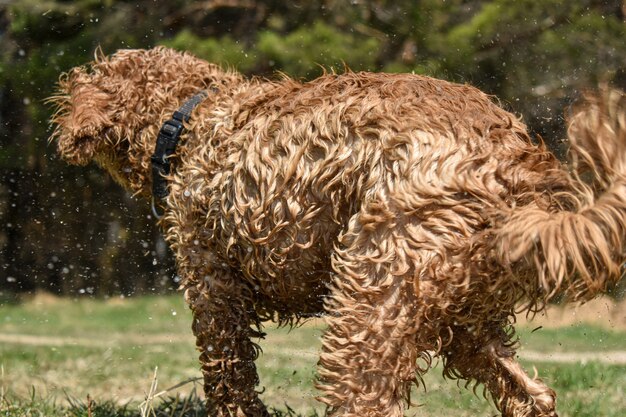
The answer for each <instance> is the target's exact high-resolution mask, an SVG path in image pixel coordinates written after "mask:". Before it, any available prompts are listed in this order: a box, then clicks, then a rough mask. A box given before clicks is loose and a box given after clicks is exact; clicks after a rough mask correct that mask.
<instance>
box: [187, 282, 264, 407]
mask: <svg viewBox="0 0 626 417" xmlns="http://www.w3.org/2000/svg"><path fill="white" fill-rule="evenodd" d="M185 299H186V300H187V302H188V303H189V306H190V307H191V309H192V311H193V325H192V328H193V332H194V335H195V336H196V346H197V348H198V350H199V351H200V363H201V366H202V374H203V376H204V392H205V395H206V400H207V410H208V413H209V416H212V417H213V416H217V417H227V416H229V417H230V416H233V417H234V416H237V417H244V416H245V417H259V416H269V414H268V412H267V410H266V408H265V406H264V405H263V403H262V402H261V400H260V399H259V397H258V393H257V391H256V390H255V386H256V385H257V384H258V382H259V377H258V375H257V372H256V367H255V365H254V361H255V359H256V358H257V356H258V351H259V347H258V345H257V344H255V343H254V342H252V340H251V338H258V337H261V336H262V333H261V332H260V331H259V330H255V329H254V328H253V327H251V326H254V327H256V329H259V326H260V323H259V320H258V318H257V316H256V314H255V312H254V310H253V308H252V300H251V299H250V296H249V293H248V292H246V290H245V288H244V287H242V284H241V282H238V281H236V280H235V279H233V276H232V275H230V273H228V272H220V273H212V274H209V275H206V276H204V277H203V279H202V280H199V281H196V282H195V283H194V284H193V285H188V286H187V288H186V291H185Z"/></svg>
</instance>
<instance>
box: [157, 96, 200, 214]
mask: <svg viewBox="0 0 626 417" xmlns="http://www.w3.org/2000/svg"><path fill="white" fill-rule="evenodd" d="M207 97H208V93H207V92H206V91H201V92H199V93H198V94H196V95H195V96H193V97H191V98H190V99H189V100H187V101H186V102H185V103H184V104H183V105H182V106H181V107H180V108H179V109H178V110H177V111H175V112H174V114H173V115H172V118H171V119H169V120H167V121H165V122H164V123H163V126H161V130H159V135H158V137H157V142H156V146H155V147H154V153H153V154H152V156H151V157H150V160H151V161H152V199H153V209H154V200H157V199H158V200H163V199H165V197H167V195H168V194H169V190H168V188H167V179H166V176H167V175H169V174H170V172H171V162H170V156H172V154H174V152H175V151H176V145H178V139H179V138H180V135H181V134H182V132H183V129H184V123H185V122H188V121H189V119H190V118H191V112H192V111H193V109H195V108H196V106H197V105H198V104H200V103H202V102H203V101H204V99H206V98H207ZM155 215H157V217H159V216H158V214H157V213H156V211H155Z"/></svg>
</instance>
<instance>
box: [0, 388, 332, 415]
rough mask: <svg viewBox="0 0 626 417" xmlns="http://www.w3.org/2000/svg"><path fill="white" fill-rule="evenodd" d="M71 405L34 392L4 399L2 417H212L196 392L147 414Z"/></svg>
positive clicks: (128, 407) (106, 404)
mask: <svg viewBox="0 0 626 417" xmlns="http://www.w3.org/2000/svg"><path fill="white" fill-rule="evenodd" d="M67 403H68V405H63V406H61V405H58V404H56V402H54V401H53V400H51V399H46V398H37V396H36V395H35V393H34V392H33V393H32V395H31V396H30V398H21V399H17V398H13V399H10V400H9V399H8V398H6V397H3V398H0V416H2V417H35V416H37V417H40V416H46V417H209V416H208V415H207V412H206V409H205V408H204V401H203V400H202V399H201V398H199V397H198V395H197V394H196V392H195V391H192V392H191V393H190V394H189V395H188V396H186V397H181V396H172V397H162V398H159V399H157V400H155V403H154V404H153V405H152V408H151V409H150V411H148V412H146V413H145V414H144V415H142V413H141V412H140V411H139V408H138V407H137V405H136V404H125V405H119V404H117V403H115V402H113V401H103V402H99V401H95V400H92V399H89V398H88V399H87V400H86V401H83V400H77V399H75V398H71V397H68V399H67ZM269 412H270V415H271V416H273V417H321V415H320V414H318V413H317V412H316V411H315V410H313V411H311V413H310V414H299V413H297V412H295V411H294V410H293V409H291V408H290V407H289V406H288V405H287V404H285V406H284V407H283V408H278V409H277V408H270V409H269Z"/></svg>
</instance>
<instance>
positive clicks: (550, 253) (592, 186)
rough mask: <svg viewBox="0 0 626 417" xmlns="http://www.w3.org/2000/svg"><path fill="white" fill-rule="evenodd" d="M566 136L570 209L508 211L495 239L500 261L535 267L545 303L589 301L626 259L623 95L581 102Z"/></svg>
mask: <svg viewBox="0 0 626 417" xmlns="http://www.w3.org/2000/svg"><path fill="white" fill-rule="evenodd" d="M568 137H569V141H570V144H571V149H570V153H571V158H572V166H573V168H574V170H573V172H572V174H571V184H572V187H573V192H572V196H573V197H571V199H573V201H574V202H575V203H574V206H576V207H575V209H574V210H572V211H559V212H556V213H550V212H546V211H545V210H542V209H539V208H531V207H526V208H517V209H513V210H512V211H511V213H509V214H510V216H507V217H508V219H507V221H506V224H505V225H503V226H502V227H501V228H499V229H498V231H497V232H496V239H495V241H494V242H495V244H496V253H497V256H498V257H499V258H500V262H503V264H507V263H508V262H511V261H512V262H515V261H519V260H523V261H526V262H530V266H531V267H532V268H533V269H534V268H535V267H536V269H537V272H538V278H539V283H538V284H539V285H540V286H541V288H542V290H543V292H544V294H545V296H546V298H548V299H549V298H551V297H553V296H554V295H556V294H558V293H565V294H566V295H567V296H569V297H570V298H573V299H587V298H591V297H593V296H594V295H596V294H598V293H599V292H600V291H603V290H605V289H606V288H607V286H610V285H612V284H614V283H615V282H617V281H618V280H619V279H620V278H621V276H622V274H623V269H622V266H623V264H624V261H625V258H626V256H625V255H626V253H625V245H626V95H625V94H624V93H623V92H621V91H617V90H609V89H603V90H602V91H601V92H600V93H599V94H597V95H595V96H590V97H587V99H586V101H585V103H584V105H582V106H580V107H579V108H578V109H577V110H576V111H574V113H573V116H572V117H571V119H570V123H569V129H568ZM533 275H534V274H533Z"/></svg>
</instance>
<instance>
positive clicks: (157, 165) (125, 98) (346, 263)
mask: <svg viewBox="0 0 626 417" xmlns="http://www.w3.org/2000/svg"><path fill="white" fill-rule="evenodd" d="M192 97H193V99H191V101H190V102H188V103H187V104H185V105H183V103H185V102H186V101H187V100H189V99H190V98H192ZM51 100H52V101H53V102H54V103H55V104H56V106H57V111H56V113H55V114H54V116H53V118H52V123H53V124H54V125H55V129H54V132H53V135H52V138H53V140H54V141H56V144H57V147H58V152H59V154H60V155H61V157H62V158H63V159H65V160H67V161H68V162H70V163H72V164H80V165H84V164H87V163H89V162H90V161H95V162H96V163H97V164H99V165H100V166H101V167H102V168H104V169H105V170H107V171H108V172H109V173H110V174H111V175H112V176H113V177H114V178H115V179H116V180H117V181H118V182H119V183H120V184H121V185H122V186H124V187H126V188H127V189H128V190H130V191H132V192H134V193H135V194H137V195H143V196H145V197H146V198H147V199H151V198H152V199H155V206H156V208H157V210H163V211H162V218H161V219H160V224H161V226H162V227H163V230H164V234H165V236H166V239H167V241H168V243H169V245H170V246H171V248H172V250H173V252H174V254H175V257H176V261H177V268H178V273H179V275H180V277H181V278H182V285H181V287H182V289H184V294H185V299H186V301H187V303H188V304H189V306H190V308H191V310H192V311H193V324H192V329H193V332H194V334H195V336H196V340H197V348H198V350H199V352H200V363H201V368H202V373H203V376H204V391H205V394H206V402H207V409H208V411H209V415H211V416H235V415H237V416H268V415H269V414H268V412H267V410H266V407H265V406H264V404H263V403H262V402H261V401H260V399H259V397H258V392H257V391H256V386H257V385H258V383H259V379H258V376H257V372H256V368H255V364H254V362H255V359H256V358H257V357H258V355H259V346H258V344H257V343H256V341H258V339H259V338H262V337H263V332H262V329H263V323H264V322H267V321H273V322H277V323H279V324H281V325H296V324H298V323H300V322H301V321H302V320H305V319H306V318H308V317H311V316H318V315H325V317H326V320H327V324H328V328H327V330H326V332H325V334H324V336H323V347H322V352H321V354H320V359H319V366H318V377H317V383H316V385H317V388H318V389H319V390H320V392H321V396H320V400H321V401H322V402H323V403H325V404H326V405H327V413H328V415H331V416H342V417H383V416H384V417H389V416H392V417H395V416H402V415H403V411H404V410H405V409H406V407H408V406H409V405H410V401H409V392H410V390H411V387H412V386H413V385H415V384H419V383H420V381H421V376H422V375H423V374H424V373H425V372H426V371H427V370H428V368H429V367H430V365H431V362H432V360H433V358H436V357H437V358H440V360H441V361H442V363H443V365H444V371H443V372H444V375H445V376H446V377H448V378H455V379H461V380H466V381H467V382H468V383H475V384H482V385H483V386H484V387H485V389H486V390H487V391H488V392H489V393H490V394H491V397H492V398H493V400H494V403H495V405H496V407H497V408H498V410H499V411H500V412H501V413H502V415H503V416H510V417H513V416H515V417H522V416H533V417H539V416H541V417H544V416H556V415H557V414H556V411H555V404H556V394H555V392H554V391H553V390H552V389H550V388H549V387H547V386H546V385H545V384H544V383H543V382H542V381H541V380H540V379H537V378H531V377H529V376H528V375H527V374H526V373H525V372H524V370H523V369H522V368H521V366H520V365H519V364H518V363H517V361H516V360H515V351H516V348H517V343H516V338H515V334H514V328H513V323H514V314H515V312H516V311H518V310H521V311H524V310H526V311H528V312H530V313H532V312H536V311H540V310H541V309H543V308H544V306H545V304H546V302H547V301H548V300H550V299H552V298H553V297H555V296H567V297H569V298H570V299H571V300H586V299H589V298H591V297H593V296H594V295H596V294H598V293H600V292H602V291H604V290H605V289H606V288H607V287H608V286H610V285H613V284H614V283H616V282H617V281H618V280H619V279H620V278H621V276H622V269H621V265H622V264H623V262H624V237H625V236H626V111H625V103H626V100H625V98H624V94H623V93H622V92H620V91H616V90H610V89H605V90H602V91H601V92H600V93H599V94H597V95H596V96H590V97H588V99H587V100H586V101H585V102H584V103H583V104H581V105H579V106H578V107H575V108H574V109H573V111H572V112H571V113H572V114H571V117H570V119H569V129H568V139H569V142H570V147H571V151H570V153H571V164H570V165H565V164H563V163H561V162H559V160H557V158H556V157H555V156H553V154H552V153H550V152H549V151H548V149H547V147H546V146H545V145H544V144H543V143H542V142H541V141H535V140H533V139H531V137H530V136H529V134H528V133H527V129H526V127H525V125H524V124H523V123H522V122H521V121H520V120H519V118H517V117H516V116H514V115H512V114H511V113H509V112H507V111H505V110H503V109H502V108H501V107H499V106H498V105H497V104H496V103H495V102H494V100H492V98H490V97H489V96H488V95H486V94H484V93H483V92H481V91H479V90H478V89H476V88H474V87H471V86H468V85H459V84H454V83H450V82H446V81H442V80H437V79H433V78H429V77H426V76H421V75H414V74H384V73H367V72H357V73H355V72H350V71H346V72H345V73H342V74H335V73H326V74H324V75H323V76H321V77H319V78H317V79H315V80H312V81H310V82H299V81H296V80H293V79H290V78H288V77H286V76H284V77H283V78H281V79H278V80H266V79H262V78H245V77H243V76H242V75H240V74H238V73H237V72H235V71H233V70H228V71H227V70H223V69H221V68H220V67H219V66H217V65H214V64H211V63H208V62H206V61H204V60H201V59H198V58H196V57H194V56H193V55H191V54H189V53H181V52H176V51H174V50H171V49H167V48H164V47H156V48H154V49H150V50H121V51H118V52H117V53H115V54H113V55H112V56H109V57H106V56H104V55H103V54H101V53H99V54H97V55H96V58H95V61H94V62H92V63H90V64H89V65H87V66H83V67H77V68H74V69H72V70H71V71H69V72H68V73H66V74H64V75H62V76H61V78H60V81H59V93H58V94H57V95H56V96H54V97H52V98H51ZM190 103H191V104H190ZM181 106H182V107H181ZM175 112H178V114H179V116H180V115H181V114H182V115H183V117H179V118H178V120H177V121H175V123H174V121H173V119H172V115H173V114H174V113H175ZM168 123H170V125H168ZM172 123H174V125H175V126H174V127H172V126H171V124H172ZM168 129H169V130H168ZM172 129H173V130H176V135H179V136H180V137H179V139H177V140H178V142H176V141H174V142H176V143H174V144H172V142H171V141H170V142H168V140H169V139H167V137H166V136H167V135H168V134H169V133H168V132H169V131H171V130H172ZM170 133H171V132H170ZM164 135H165V136H164ZM164 138H165V139H164ZM156 148H161V150H160V151H159V150H155V149H156ZM164 148H167V149H166V150H165V151H164V150H163V149H164ZM157 191H160V194H162V195H160V196H157V197H155V193H157V194H158V192H157ZM159 207H162V208H160V209H159Z"/></svg>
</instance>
